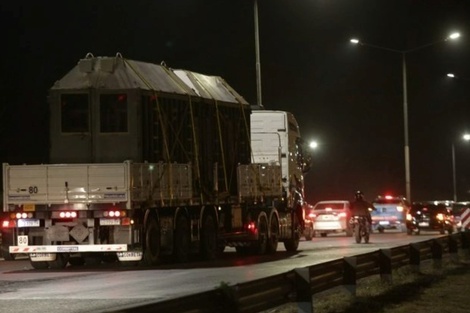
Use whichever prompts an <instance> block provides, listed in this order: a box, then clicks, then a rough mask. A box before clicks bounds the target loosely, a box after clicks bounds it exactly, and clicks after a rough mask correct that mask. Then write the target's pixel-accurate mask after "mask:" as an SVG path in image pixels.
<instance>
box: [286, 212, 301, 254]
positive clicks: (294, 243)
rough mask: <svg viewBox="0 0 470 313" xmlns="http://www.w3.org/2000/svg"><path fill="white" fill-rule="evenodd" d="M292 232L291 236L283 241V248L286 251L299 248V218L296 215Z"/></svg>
mask: <svg viewBox="0 0 470 313" xmlns="http://www.w3.org/2000/svg"><path fill="white" fill-rule="evenodd" d="M293 227H294V233H293V238H290V239H287V240H286V241H284V248H286V251H288V252H295V251H297V249H298V248H299V241H300V232H301V231H300V225H299V218H298V217H297V215H295V216H294V225H293Z"/></svg>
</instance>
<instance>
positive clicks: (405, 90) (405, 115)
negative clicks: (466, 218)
mask: <svg viewBox="0 0 470 313" xmlns="http://www.w3.org/2000/svg"><path fill="white" fill-rule="evenodd" d="M459 37H460V34H459V33H452V34H451V35H450V36H448V37H446V38H444V39H442V40H439V41H434V42H431V43H428V44H425V45H422V46H419V47H416V48H413V49H409V50H397V49H391V48H387V47H381V46H377V45H374V44H369V43H365V42H362V41H359V39H357V38H353V39H351V40H350V42H351V43H353V44H357V45H361V46H366V47H370V48H375V49H380V50H385V51H389V52H393V53H399V54H401V57H402V75H403V125H404V135H405V144H404V150H405V183H406V198H407V199H408V201H410V200H411V178H410V176H411V175H410V146H409V134H408V86H407V76H406V74H407V73H406V55H407V54H408V53H411V52H415V51H418V50H421V49H424V48H427V47H430V46H433V45H435V44H438V43H441V42H444V41H448V40H454V39H457V38H459Z"/></svg>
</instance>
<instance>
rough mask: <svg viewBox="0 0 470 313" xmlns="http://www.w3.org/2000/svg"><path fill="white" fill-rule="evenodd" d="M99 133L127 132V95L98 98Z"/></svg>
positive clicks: (110, 95)
mask: <svg viewBox="0 0 470 313" xmlns="http://www.w3.org/2000/svg"><path fill="white" fill-rule="evenodd" d="M100 132H102V133H124V132H127V95H125V94H109V95H101V96H100Z"/></svg>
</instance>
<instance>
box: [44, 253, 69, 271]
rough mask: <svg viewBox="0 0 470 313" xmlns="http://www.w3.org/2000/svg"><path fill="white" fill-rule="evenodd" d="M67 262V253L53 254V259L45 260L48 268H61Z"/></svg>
mask: <svg viewBox="0 0 470 313" xmlns="http://www.w3.org/2000/svg"><path fill="white" fill-rule="evenodd" d="M68 262H69V254H67V253H57V254H56V256H55V261H50V262H47V264H48V265H49V268H51V269H62V268H65V267H66V266H67V263H68Z"/></svg>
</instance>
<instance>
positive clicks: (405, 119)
mask: <svg viewBox="0 0 470 313" xmlns="http://www.w3.org/2000/svg"><path fill="white" fill-rule="evenodd" d="M401 55H402V75H403V127H404V136H405V140H404V142H405V145H404V152H405V187H406V199H408V201H411V175H410V144H409V134H408V86H407V81H408V80H407V76H406V53H405V52H402V54H401Z"/></svg>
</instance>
